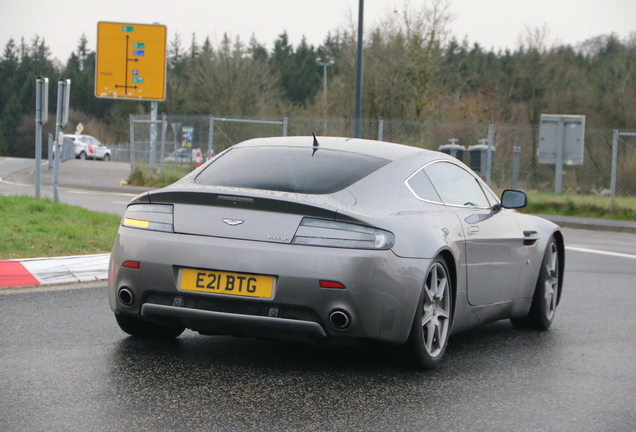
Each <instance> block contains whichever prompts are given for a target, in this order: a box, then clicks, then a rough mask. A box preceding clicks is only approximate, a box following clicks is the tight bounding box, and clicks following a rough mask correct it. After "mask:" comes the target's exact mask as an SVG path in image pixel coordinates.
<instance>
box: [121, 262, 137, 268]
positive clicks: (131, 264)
mask: <svg viewBox="0 0 636 432" xmlns="http://www.w3.org/2000/svg"><path fill="white" fill-rule="evenodd" d="M121 266H122V267H126V268H131V269H139V262H138V261H124V263H123V264H122V265H121Z"/></svg>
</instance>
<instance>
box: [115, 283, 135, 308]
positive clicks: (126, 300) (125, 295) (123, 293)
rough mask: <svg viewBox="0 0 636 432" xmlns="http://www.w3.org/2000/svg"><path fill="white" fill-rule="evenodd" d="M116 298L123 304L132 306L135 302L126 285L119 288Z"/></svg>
mask: <svg viewBox="0 0 636 432" xmlns="http://www.w3.org/2000/svg"><path fill="white" fill-rule="evenodd" d="M117 298H118V299H119V301H120V302H121V303H122V304H123V305H124V306H132V304H133V303H134V302H135V296H134V295H133V293H132V291H131V290H130V288H127V287H122V288H119V291H117Z"/></svg>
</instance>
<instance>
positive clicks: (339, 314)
mask: <svg viewBox="0 0 636 432" xmlns="http://www.w3.org/2000/svg"><path fill="white" fill-rule="evenodd" d="M329 323H330V324H331V325H332V326H334V327H335V328H337V329H338V330H344V329H346V328H347V327H349V324H351V318H349V314H348V313H346V312H345V311H342V310H335V311H333V312H331V314H329Z"/></svg>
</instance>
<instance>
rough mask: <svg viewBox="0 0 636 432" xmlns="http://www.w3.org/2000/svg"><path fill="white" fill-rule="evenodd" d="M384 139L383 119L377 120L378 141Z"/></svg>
mask: <svg viewBox="0 0 636 432" xmlns="http://www.w3.org/2000/svg"><path fill="white" fill-rule="evenodd" d="M383 138H384V119H383V118H382V117H380V118H378V141H383Z"/></svg>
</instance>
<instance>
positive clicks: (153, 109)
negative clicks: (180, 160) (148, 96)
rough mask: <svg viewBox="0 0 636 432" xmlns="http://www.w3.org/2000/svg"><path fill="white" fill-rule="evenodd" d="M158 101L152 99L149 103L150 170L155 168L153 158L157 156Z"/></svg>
mask: <svg viewBox="0 0 636 432" xmlns="http://www.w3.org/2000/svg"><path fill="white" fill-rule="evenodd" d="M158 107H159V103H158V102H157V101H152V102H151V103H150V121H151V123H150V165H149V168H150V171H154V170H155V159H156V158H157V151H156V147H157V146H156V144H157V111H158Z"/></svg>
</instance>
